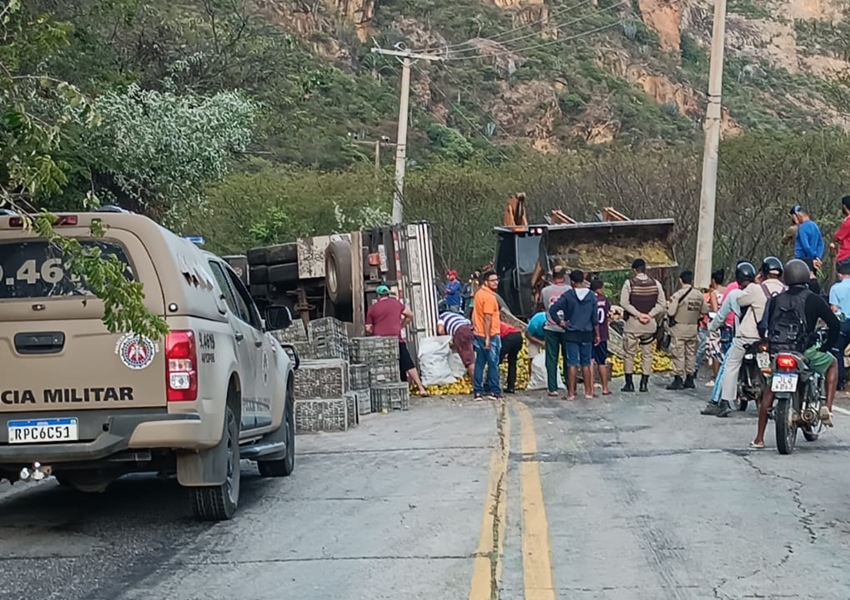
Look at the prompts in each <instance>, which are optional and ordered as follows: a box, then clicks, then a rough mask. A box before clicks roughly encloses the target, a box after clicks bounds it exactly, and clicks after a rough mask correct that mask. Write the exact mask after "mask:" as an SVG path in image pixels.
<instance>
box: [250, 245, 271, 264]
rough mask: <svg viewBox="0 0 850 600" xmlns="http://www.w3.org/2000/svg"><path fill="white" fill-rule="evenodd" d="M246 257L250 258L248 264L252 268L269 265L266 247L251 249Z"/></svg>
mask: <svg viewBox="0 0 850 600" xmlns="http://www.w3.org/2000/svg"><path fill="white" fill-rule="evenodd" d="M246 257H247V258H248V264H249V265H251V266H254V265H264V264H266V263H267V258H266V249H265V247H262V248H251V249H250V250H248V252H247V254H246Z"/></svg>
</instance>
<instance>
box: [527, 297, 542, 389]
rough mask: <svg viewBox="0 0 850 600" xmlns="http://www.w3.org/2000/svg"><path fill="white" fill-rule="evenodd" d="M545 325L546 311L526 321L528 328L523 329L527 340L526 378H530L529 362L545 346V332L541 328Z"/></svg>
mask: <svg viewBox="0 0 850 600" xmlns="http://www.w3.org/2000/svg"><path fill="white" fill-rule="evenodd" d="M544 325H546V311H543V310H541V311H540V312H539V313H537V314H535V315H534V316H533V317H531V319H530V320H529V321H528V326H527V327H526V328H525V338H526V340H528V377H529V379H530V378H531V361H532V360H534V357H535V356H537V355H538V354H540V352H541V351H542V350H543V348H544V347H545V346H546V341H545V340H546V332H545V330H544V329H543V326H544Z"/></svg>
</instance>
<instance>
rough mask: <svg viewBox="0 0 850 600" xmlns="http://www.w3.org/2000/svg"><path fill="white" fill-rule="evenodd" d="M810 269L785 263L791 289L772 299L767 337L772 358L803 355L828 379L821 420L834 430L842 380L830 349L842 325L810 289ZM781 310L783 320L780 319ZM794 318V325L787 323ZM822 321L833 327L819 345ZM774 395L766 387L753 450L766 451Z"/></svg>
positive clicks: (766, 320) (797, 264) (752, 444)
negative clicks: (784, 354) (834, 409)
mask: <svg viewBox="0 0 850 600" xmlns="http://www.w3.org/2000/svg"><path fill="white" fill-rule="evenodd" d="M809 274H810V271H809V267H808V265H806V263H804V262H803V261H801V260H799V259H793V260H789V261H788V262H787V263H786V264H785V284H786V285H787V286H788V290H787V291H785V292H783V293H781V294H779V295H778V296H776V297H774V298H771V299H770V301H769V302H768V305H767V308H766V311H765V312H766V319H765V322H764V323H763V326H764V324H765V323H766V331H767V333H766V335H767V337H768V342H769V344H770V354H771V356H776V354H777V353H779V352H801V353H802V354H803V356H804V357H805V360H806V363H807V364H808V365H809V367H810V368H811V369H812V370H813V371H815V372H817V373H819V374H820V375H823V376H825V377H826V383H825V388H826V406H821V408H820V415H819V417H820V420H821V422H823V424H824V425H826V426H827V427H832V425H833V423H832V403H833V402H834V401H835V388H836V383H837V381H838V363H837V361H836V360H835V357H834V356H833V355H832V354H830V352H829V350H830V348H832V347H833V345H834V344H835V341H836V340H837V339H838V335H839V329H840V324H839V322H838V318H837V317H836V316H835V315H834V314H833V312H832V310H831V309H830V308H829V305H828V304H827V303H826V301H825V300H824V299H823V298H821V297H820V296H818V295H817V294H815V293H813V292H812V291H810V290H809V288H808V283H809ZM780 311H781V313H782V315H783V318H780V317H779V314H780ZM788 318H792V319H793V320H794V321H796V322H795V323H793V324H791V325H790V326H788V325H786V323H785V321H786V319H788ZM818 319H821V320H823V322H824V323H826V326H827V327H828V328H829V333H828V334H827V339H826V341H825V342H824V343H823V345H821V346H817V344H816V339H815V330H816V328H817V323H818ZM799 322H802V325H803V327H802V331H801V332H800V333H799V334H797V331H798V329H799V327H797V325H798V323H799ZM773 398H774V393H773V391H772V390H771V386H770V385H769V384H768V386H767V387H766V388H765V392H764V396H762V401H761V406H759V422H758V431H756V438H755V439H754V440H753V441H752V442H751V443H750V447H751V448H764V430H765V429H766V428H767V418H768V416H767V415H768V412H769V411H770V408H771V406H773Z"/></svg>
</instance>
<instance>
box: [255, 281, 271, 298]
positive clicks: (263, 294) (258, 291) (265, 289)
mask: <svg viewBox="0 0 850 600" xmlns="http://www.w3.org/2000/svg"><path fill="white" fill-rule="evenodd" d="M251 297H252V298H255V299H256V298H268V297H269V286H267V285H265V284H263V285H252V286H251Z"/></svg>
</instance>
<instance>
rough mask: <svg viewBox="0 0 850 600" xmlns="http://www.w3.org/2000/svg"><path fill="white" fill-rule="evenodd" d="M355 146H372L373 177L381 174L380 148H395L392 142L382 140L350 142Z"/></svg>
mask: <svg viewBox="0 0 850 600" xmlns="http://www.w3.org/2000/svg"><path fill="white" fill-rule="evenodd" d="M352 141H353V142H354V143H355V144H363V145H365V146H374V147H375V175H380V174H381V148H390V147H393V146H395V145H396V144H395V143H394V142H387V141H384V140H375V141H374V142H373V141H370V140H352Z"/></svg>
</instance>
